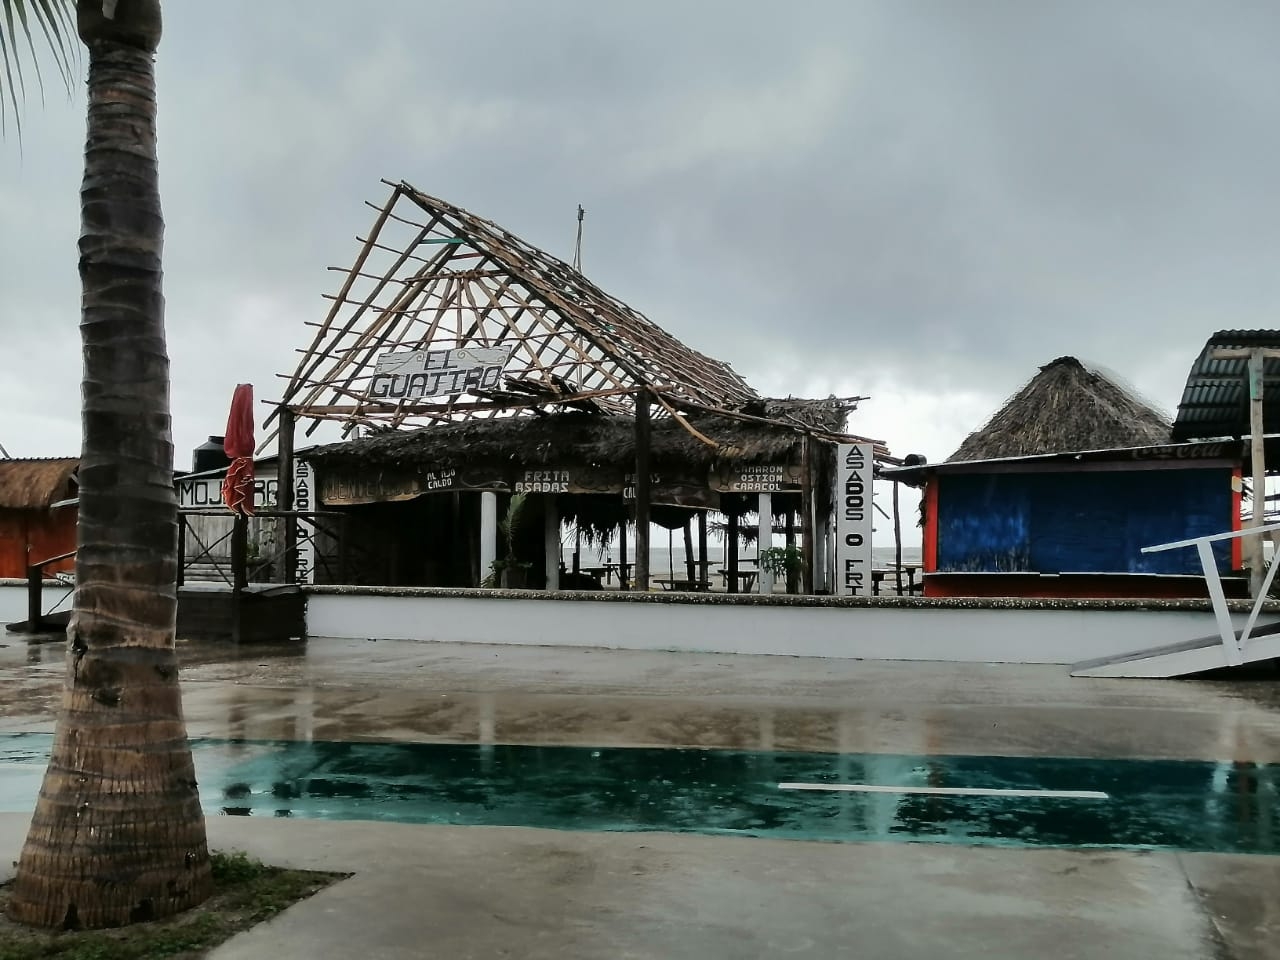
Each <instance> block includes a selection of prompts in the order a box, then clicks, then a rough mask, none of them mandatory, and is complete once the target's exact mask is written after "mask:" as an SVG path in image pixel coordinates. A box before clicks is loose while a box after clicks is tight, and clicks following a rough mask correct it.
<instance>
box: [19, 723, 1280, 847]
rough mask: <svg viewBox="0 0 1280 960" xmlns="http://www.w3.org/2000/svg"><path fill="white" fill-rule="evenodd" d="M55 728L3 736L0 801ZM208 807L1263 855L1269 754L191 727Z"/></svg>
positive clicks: (33, 789)
mask: <svg viewBox="0 0 1280 960" xmlns="http://www.w3.org/2000/svg"><path fill="white" fill-rule="evenodd" d="M51 741H52V737H51V736H49V735H47V734H12V735H5V736H0V810H3V811H11V812H12V811H25V810H30V809H31V808H32V806H33V805H34V803H35V798H36V795H37V792H38V790H39V786H40V779H41V777H42V775H43V772H44V766H45V762H46V761H47V759H48V755H49V748H50V744H51ZM192 747H193V752H194V756H195V762H196V770H197V776H198V778H199V780H200V792H201V797H202V801H203V805H204V808H205V810H206V812H207V813H208V814H210V815H227V816H254V817H302V818H311V819H322V820H387V821H399V822H407V823H450V824H488V825H504V826H527V827H549V828H554V829H567V830H608V831H644V830H664V831H676V832H681V831H683V832H694V833H706V834H731V835H740V836H773V837H783V838H788V837H789V838H793V839H801V840H826V841H865V840H886V841H894V840H897V841H917V842H941V843H962V844H995V845H1006V846H1007V845H1014V846H1057V847H1063V846H1065V847H1081V846H1090V847H1095V846H1096V847H1120V848H1154V849H1175V850H1212V851H1222V852H1235V853H1275V852H1277V846H1278V844H1280V839H1278V838H1280V823H1277V813H1276V810H1277V807H1276V791H1277V783H1278V781H1280V765H1270V766H1269V765H1259V764H1216V763H1204V762H1196V761H1148V760H1091V759H1073V758H1030V759H1028V758H1008V757H956V756H951V757H919V756H896V755H884V754H857V755H848V754H839V755H836V754H814V753H763V752H747V751H723V750H674V749H640V748H626V749H622V748H601V749H595V750H593V749H587V748H577V747H529V746H476V745H451V744H421V743H348V742H310V741H308V742H301V741H298V742H294V741H235V740H212V739H198V740H193V741H192Z"/></svg>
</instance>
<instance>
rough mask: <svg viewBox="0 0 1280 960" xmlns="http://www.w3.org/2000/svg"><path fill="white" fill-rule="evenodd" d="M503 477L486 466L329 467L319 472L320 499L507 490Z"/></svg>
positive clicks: (380, 499) (388, 499)
mask: <svg viewBox="0 0 1280 960" xmlns="http://www.w3.org/2000/svg"><path fill="white" fill-rule="evenodd" d="M506 489H507V483H506V480H505V478H503V477H500V476H498V475H497V474H496V473H495V472H493V471H485V470H455V469H452V468H449V469H445V470H416V471H413V470H362V471H358V472H357V471H355V470H328V469H326V470H325V471H324V473H323V474H321V476H320V500H321V502H322V503H324V505H325V506H332V507H349V506H355V505H357V504H362V503H396V502H398V501H401V500H412V499H414V498H415V497H420V496H422V495H423V494H424V493H449V492H453V491H466V490H506Z"/></svg>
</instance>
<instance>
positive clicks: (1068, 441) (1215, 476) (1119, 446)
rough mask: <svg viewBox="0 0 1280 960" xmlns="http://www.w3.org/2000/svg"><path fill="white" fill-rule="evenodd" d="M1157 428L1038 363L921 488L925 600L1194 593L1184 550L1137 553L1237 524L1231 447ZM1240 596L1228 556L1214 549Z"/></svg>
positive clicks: (1198, 592)
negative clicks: (1186, 439)
mask: <svg viewBox="0 0 1280 960" xmlns="http://www.w3.org/2000/svg"><path fill="white" fill-rule="evenodd" d="M1170 428H1171V425H1170V423H1169V421H1168V419H1166V418H1165V417H1164V416H1163V415H1161V414H1160V413H1159V412H1158V411H1156V410H1155V409H1153V408H1152V407H1151V406H1150V405H1148V404H1146V403H1144V402H1143V401H1142V400H1140V399H1138V398H1137V397H1135V396H1134V395H1133V394H1132V393H1131V392H1130V391H1128V390H1126V389H1125V388H1124V387H1122V386H1120V385H1119V384H1118V383H1117V382H1116V381H1115V379H1114V378H1112V377H1109V376H1106V375H1104V374H1102V373H1100V372H1098V371H1097V370H1091V369H1089V368H1087V367H1086V366H1085V365H1084V364H1082V363H1081V362H1080V361H1079V360H1077V359H1075V358H1074V357H1059V358H1058V359H1057V360H1054V361H1053V362H1051V363H1048V364H1046V365H1045V366H1043V367H1041V368H1040V370H1039V372H1038V373H1037V374H1036V376H1035V377H1034V378H1032V380H1031V381H1030V382H1028V383H1027V385H1026V386H1024V387H1023V388H1022V389H1021V390H1019V391H1018V392H1017V393H1016V394H1014V396H1013V397H1012V398H1010V399H1009V401H1008V402H1007V403H1005V405H1004V406H1003V407H1001V408H1000V410H999V411H997V412H996V414H995V415H994V416H993V417H992V418H991V419H990V420H989V421H987V423H986V424H985V425H984V426H983V427H982V428H981V429H979V430H976V431H974V432H973V433H971V434H970V435H969V436H968V437H967V438H966V439H965V441H964V443H962V444H961V445H960V448H959V449H958V450H956V452H955V453H954V454H952V455H951V457H950V458H949V459H948V460H946V461H945V462H943V463H938V464H918V465H915V466H911V467H905V468H903V469H900V470H887V471H885V475H886V476H888V477H891V478H892V479H896V480H901V481H903V482H907V483H911V484H916V485H922V486H923V487H924V527H925V531H924V573H925V595H926V596H1007V597H1185V596H1204V595H1205V590H1206V587H1205V583H1204V579H1203V576H1202V575H1201V572H1200V567H1199V561H1198V558H1197V556H1196V554H1195V552H1194V551H1191V550H1185V551H1168V552H1161V553H1151V554H1146V553H1143V552H1142V548H1143V547H1146V546H1153V545H1155V544H1159V543H1169V542H1173V541H1177V540H1185V539H1190V538H1193V537H1199V536H1205V535H1209V534H1217V533H1222V532H1224V531H1227V530H1231V529H1238V526H1239V522H1240V511H1239V496H1240V494H1239V491H1240V477H1241V466H1242V463H1241V455H1242V449H1241V447H1240V444H1238V443H1234V444H1232V443H1203V444H1173V443H1171V442H1170ZM1214 551H1215V554H1216V555H1217V557H1218V567H1219V573H1220V574H1224V575H1226V576H1225V578H1224V583H1226V584H1227V589H1228V590H1229V591H1234V592H1236V593H1237V594H1240V593H1242V592H1243V591H1244V586H1245V584H1244V581H1243V579H1242V578H1240V577H1239V576H1233V574H1235V573H1238V571H1239V566H1240V558H1239V555H1238V553H1233V550H1232V548H1231V547H1230V546H1229V545H1228V544H1227V543H1226V542H1219V543H1218V544H1216V545H1215V547H1214Z"/></svg>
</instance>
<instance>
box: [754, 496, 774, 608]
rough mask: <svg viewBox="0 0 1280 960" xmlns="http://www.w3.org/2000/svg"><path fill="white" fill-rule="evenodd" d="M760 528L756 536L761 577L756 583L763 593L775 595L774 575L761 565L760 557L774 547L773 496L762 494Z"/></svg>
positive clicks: (758, 566) (757, 566) (757, 560)
mask: <svg viewBox="0 0 1280 960" xmlns="http://www.w3.org/2000/svg"><path fill="white" fill-rule="evenodd" d="M759 510H760V527H759V531H758V533H757V535H756V568H757V569H758V570H759V571H760V576H759V577H757V578H756V582H757V583H758V584H759V585H760V587H759V589H760V592H761V593H765V594H768V593H773V574H771V573H769V571H767V570H765V568H764V565H763V564H762V563H760V555H761V554H763V553H764V552H765V551H766V550H768V549H769V548H770V547H772V546H773V496H772V494H768V493H762V494H760V507H759Z"/></svg>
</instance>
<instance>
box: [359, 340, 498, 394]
mask: <svg viewBox="0 0 1280 960" xmlns="http://www.w3.org/2000/svg"><path fill="white" fill-rule="evenodd" d="M510 359H511V348H510V347H457V348H455V349H453V350H407V351H402V352H400V353H384V354H383V355H382V356H380V357H378V363H377V366H376V367H375V369H374V374H373V380H372V381H371V382H370V384H369V399H371V400H426V399H428V398H430V397H444V396H448V395H450V394H455V393H466V392H467V391H468V390H493V389H495V388H496V387H497V386H498V384H499V383H500V382H501V381H502V370H503V368H504V367H506V365H507V361H509V360H510Z"/></svg>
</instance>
